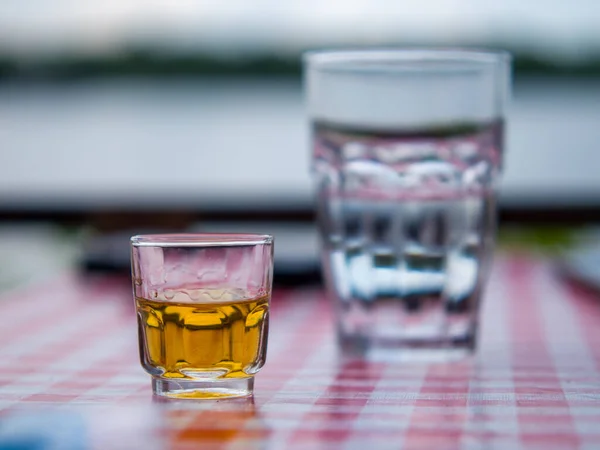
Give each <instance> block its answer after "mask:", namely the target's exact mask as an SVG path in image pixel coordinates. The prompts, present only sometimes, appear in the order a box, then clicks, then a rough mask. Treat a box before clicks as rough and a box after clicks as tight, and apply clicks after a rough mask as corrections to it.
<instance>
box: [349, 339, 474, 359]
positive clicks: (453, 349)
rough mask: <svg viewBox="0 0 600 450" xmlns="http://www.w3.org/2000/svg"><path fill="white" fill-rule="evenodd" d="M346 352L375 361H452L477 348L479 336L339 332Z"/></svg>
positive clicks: (350, 357)
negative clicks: (406, 336) (411, 337)
mask: <svg viewBox="0 0 600 450" xmlns="http://www.w3.org/2000/svg"><path fill="white" fill-rule="evenodd" d="M338 342H339V346H340V349H341V352H342V355H343V356H344V357H346V358H348V359H362V360H368V361H373V362H451V361H460V360H462V359H465V358H467V357H469V356H471V355H473V353H474V351H475V336H474V335H468V336H464V337H463V338H460V339H456V338H455V339H436V340H396V339H381V338H379V339H378V338H373V337H371V338H369V337H365V336H362V335H348V334H343V333H340V334H338Z"/></svg>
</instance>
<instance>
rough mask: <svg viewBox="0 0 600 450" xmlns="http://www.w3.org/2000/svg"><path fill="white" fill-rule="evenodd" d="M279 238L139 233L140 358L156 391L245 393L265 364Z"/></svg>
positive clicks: (135, 273) (135, 240)
mask: <svg viewBox="0 0 600 450" xmlns="http://www.w3.org/2000/svg"><path fill="white" fill-rule="evenodd" d="M272 242H273V239H272V237H271V236H266V235H253V234H156V235H144V236H134V237H132V238H131V247H132V258H131V261H132V277H133V290H134V297H135V305H136V310H137V317H138V331H139V343H140V359H141V363H142V366H143V368H144V369H145V370H146V372H148V373H149V374H150V375H151V376H152V388H153V390H154V393H155V394H156V395H160V396H166V397H177V398H223V397H242V396H248V395H251V394H252V390H253V383H254V375H255V374H256V373H257V372H258V371H259V370H260V368H261V367H262V366H263V364H264V363H265V358H266V353H267V338H268V330H269V302H270V298H271V284H272V278H273V245H272Z"/></svg>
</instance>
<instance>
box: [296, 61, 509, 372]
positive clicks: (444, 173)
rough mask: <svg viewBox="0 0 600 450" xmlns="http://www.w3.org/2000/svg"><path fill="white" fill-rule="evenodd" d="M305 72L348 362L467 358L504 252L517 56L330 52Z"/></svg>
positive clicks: (328, 273) (327, 253) (326, 245)
mask: <svg viewBox="0 0 600 450" xmlns="http://www.w3.org/2000/svg"><path fill="white" fill-rule="evenodd" d="M304 66H305V89H306V97H307V103H308V110H309V116H310V120H311V126H312V145H313V154H312V171H313V176H314V180H315V184H316V195H317V204H318V222H319V226H320V232H321V237H322V249H323V257H322V259H323V270H324V276H325V279H326V282H327V285H328V290H329V292H330V295H331V297H332V298H333V300H334V301H335V305H336V321H337V334H338V340H339V344H340V346H341V349H342V350H343V353H345V354H348V355H354V356H357V357H361V358H367V359H383V360H391V359H400V360H412V359H426V360H431V359H434V360H437V359H442V360H447V359H454V358H458V357H462V356H465V355H468V354H469V353H471V352H472V351H473V350H474V349H475V345H476V332H477V323H478V312H479V309H480V303H481V295H482V290H483V286H484V283H485V279H486V274H487V272H488V269H489V266H490V259H491V256H492V253H493V247H494V235H495V226H496V185H497V181H498V177H499V174H500V169H501V162H502V153H503V129H504V112H505V108H506V102H507V97H508V94H509V90H510V57H509V55H507V54H506V53H502V52H484V51H467V50H450V49H447V50H445V49H442V50H417V49H398V50H357V51H350V50H348V51H321V52H310V53H307V54H306V55H305V59H304Z"/></svg>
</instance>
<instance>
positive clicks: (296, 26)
mask: <svg viewBox="0 0 600 450" xmlns="http://www.w3.org/2000/svg"><path fill="white" fill-rule="evenodd" d="M541 5H543V6H541ZM598 23H600V2H598V1H597V0H571V1H564V0H532V1H523V0H502V1H498V0H418V1H407V0H395V1H393V0H330V1H323V0H286V1H281V0H252V1H249V0H198V1H190V0H178V1H172V0H102V1H97V0H79V1H77V0H27V1H22V0H2V1H1V2H0V51H2V52H4V53H17V54H22V55H28V54H32V55H36V54H37V55H39V54H52V53H55V52H64V51H67V52H84V53H103V52H106V53H111V52H114V51H118V50H119V49H121V48H122V47H123V46H124V45H131V44H146V45H152V46H157V47H161V46H162V47H166V48H168V49H180V50H188V49H194V50H195V49H200V50H205V51H216V52H253V51H264V50H268V51H279V52H288V51H297V50H299V49H303V48H306V47H314V46H319V45H323V44H329V45H337V44H341V45H343V44H356V43H361V44H371V45H381V44H386V43H390V42H393V43H423V44H428V43H440V42H442V43H443V42H449V43H467V44H470V43H474V44H476V43H483V44H485V43H488V42H498V41H499V42H501V43H502V44H508V45H510V46H511V47H513V48H522V49H525V50H537V51H540V52H545V53H551V54H558V55H560V56H564V57H566V58H575V59H576V58H579V57H585V56H587V54H589V53H599V52H600V27H599V26H598Z"/></svg>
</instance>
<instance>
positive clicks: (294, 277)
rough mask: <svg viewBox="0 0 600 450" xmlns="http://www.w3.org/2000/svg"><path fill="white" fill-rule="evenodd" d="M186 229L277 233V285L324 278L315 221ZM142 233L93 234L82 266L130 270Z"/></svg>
mask: <svg viewBox="0 0 600 450" xmlns="http://www.w3.org/2000/svg"><path fill="white" fill-rule="evenodd" d="M187 231H188V232H197V233H198V232H214V233H217V232H218V233H239V232H248V233H265V234H272V235H273V236H275V269H274V271H275V273H274V283H275V284H276V285H279V286H282V285H283V286H293V285H306V284H313V283H318V282H320V280H321V271H320V264H319V255H318V252H319V250H318V238H317V234H316V230H315V227H314V225H313V224H312V223H306V224H302V223H294V222H290V223H263V222H218V223H217V222H214V223H210V222H207V223H202V224H199V225H196V226H194V227H191V229H189V230H187ZM152 232H156V231H155V230H154V231H152ZM140 233H146V231H140V230H136V231H132V230H125V231H118V232H111V233H105V234H96V235H94V236H92V237H91V238H90V239H89V240H88V241H87V243H86V244H85V246H84V251H83V255H82V258H81V260H80V267H81V269H82V270H83V271H84V272H87V273H128V272H129V270H130V264H131V263H130V253H129V252H130V250H129V238H130V237H131V236H132V235H134V234H140Z"/></svg>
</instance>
